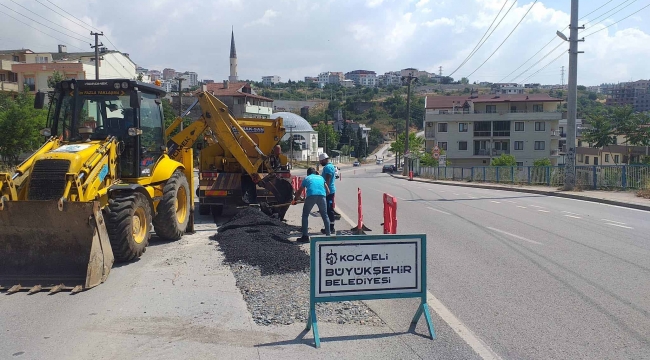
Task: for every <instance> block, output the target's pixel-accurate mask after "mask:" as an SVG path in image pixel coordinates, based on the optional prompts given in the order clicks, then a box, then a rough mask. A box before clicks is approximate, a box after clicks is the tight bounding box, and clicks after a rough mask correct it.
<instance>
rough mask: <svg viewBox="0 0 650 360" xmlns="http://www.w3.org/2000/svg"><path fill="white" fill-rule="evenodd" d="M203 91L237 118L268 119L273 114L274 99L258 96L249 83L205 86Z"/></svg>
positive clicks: (225, 81)
mask: <svg viewBox="0 0 650 360" xmlns="http://www.w3.org/2000/svg"><path fill="white" fill-rule="evenodd" d="M202 90H203V91H209V92H210V93H212V94H213V95H214V96H216V97H217V98H218V99H219V100H221V101H222V102H223V103H224V104H226V105H227V106H228V108H229V109H230V110H231V111H232V113H233V115H234V116H235V117H236V118H257V119H268V118H269V116H270V115H271V113H272V112H273V99H269V98H267V97H264V96H260V95H257V93H255V91H254V90H253V89H252V88H251V85H250V84H249V83H247V82H241V81H240V82H235V83H231V82H229V81H228V80H224V81H223V83H212V84H205V85H203V86H202Z"/></svg>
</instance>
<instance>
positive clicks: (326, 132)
mask: <svg viewBox="0 0 650 360" xmlns="http://www.w3.org/2000/svg"><path fill="white" fill-rule="evenodd" d="M316 131H318V146H320V147H322V148H324V150H325V151H326V152H331V151H332V150H334V149H336V146H337V145H338V143H339V138H340V134H339V133H338V132H336V131H334V127H333V126H332V125H327V124H325V123H320V124H318V126H317V127H316ZM325 140H327V143H325Z"/></svg>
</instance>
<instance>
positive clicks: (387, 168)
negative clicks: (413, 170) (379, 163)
mask: <svg viewBox="0 0 650 360" xmlns="http://www.w3.org/2000/svg"><path fill="white" fill-rule="evenodd" d="M394 171H395V165H384V167H383V168H381V172H383V173H391V174H392V173H393V172H394Z"/></svg>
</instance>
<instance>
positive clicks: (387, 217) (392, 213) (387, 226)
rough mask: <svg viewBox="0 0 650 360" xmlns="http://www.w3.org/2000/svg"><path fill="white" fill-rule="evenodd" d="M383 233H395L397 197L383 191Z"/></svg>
mask: <svg viewBox="0 0 650 360" xmlns="http://www.w3.org/2000/svg"><path fill="white" fill-rule="evenodd" d="M384 234H397V199H396V198H395V197H394V196H392V195H389V194H386V193H384Z"/></svg>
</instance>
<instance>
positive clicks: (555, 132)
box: [551, 130, 561, 137]
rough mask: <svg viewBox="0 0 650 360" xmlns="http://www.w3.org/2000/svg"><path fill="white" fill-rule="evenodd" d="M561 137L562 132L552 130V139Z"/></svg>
mask: <svg viewBox="0 0 650 360" xmlns="http://www.w3.org/2000/svg"><path fill="white" fill-rule="evenodd" d="M560 135H561V133H560V130H551V136H552V137H560Z"/></svg>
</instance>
